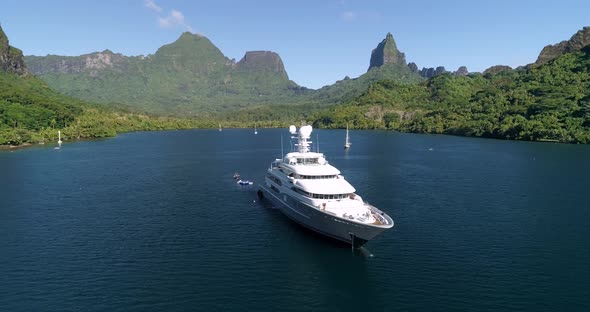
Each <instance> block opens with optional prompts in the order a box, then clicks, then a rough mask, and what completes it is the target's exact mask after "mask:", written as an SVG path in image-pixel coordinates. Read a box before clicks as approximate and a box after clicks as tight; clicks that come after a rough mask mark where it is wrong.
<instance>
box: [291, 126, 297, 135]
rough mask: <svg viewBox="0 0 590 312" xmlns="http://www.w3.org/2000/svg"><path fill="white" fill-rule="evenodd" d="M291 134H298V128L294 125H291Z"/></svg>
mask: <svg viewBox="0 0 590 312" xmlns="http://www.w3.org/2000/svg"><path fill="white" fill-rule="evenodd" d="M289 132H291V134H295V132H297V128H295V126H294V125H291V126H290V127H289Z"/></svg>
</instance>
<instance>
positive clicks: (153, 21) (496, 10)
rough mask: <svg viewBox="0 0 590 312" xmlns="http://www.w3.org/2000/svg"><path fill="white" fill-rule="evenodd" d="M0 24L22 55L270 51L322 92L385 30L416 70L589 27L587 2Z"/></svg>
mask: <svg viewBox="0 0 590 312" xmlns="http://www.w3.org/2000/svg"><path fill="white" fill-rule="evenodd" d="M0 23H1V24H2V27H3V29H4V31H5V32H6V33H7V35H8V37H9V40H10V42H11V45H13V46H15V47H17V48H20V49H22V50H23V52H24V53H25V55H46V54H58V55H80V54H84V53H90V52H94V51H102V50H104V49H110V50H112V51H114V52H118V53H123V54H125V55H139V54H151V53H154V52H155V51H156V50H157V49H158V48H159V47H160V46H162V45H164V44H167V43H170V42H173V41H174V40H176V39H177V38H178V36H180V34H181V33H182V32H183V31H187V30H190V31H192V32H194V33H199V34H202V35H205V36H207V37H208V38H209V39H210V40H211V41H212V42H213V44H215V45H216V46H217V47H218V48H219V49H220V50H221V51H222V52H223V53H224V54H225V55H226V56H227V57H229V58H235V59H236V60H239V59H240V58H242V56H243V55H244V53H245V52H246V51H249V50H271V51H275V52H277V53H279V55H280V56H281V58H282V59H283V62H284V63H285V67H286V69H287V73H288V74H289V77H290V78H291V79H292V80H294V81H295V82H297V83H298V84H300V85H303V86H306V87H310V88H319V87H321V86H323V85H327V84H332V83H334V82H335V81H336V80H339V79H342V78H343V77H344V76H350V77H351V78H352V77H358V76H359V75H361V74H363V73H364V72H365V71H366V70H367V67H368V65H369V58H370V54H371V50H372V49H373V48H375V46H377V44H378V43H379V42H380V41H381V40H382V39H383V38H384V37H385V35H386V34H387V32H391V33H392V34H393V37H394V38H395V40H396V42H397V45H398V49H399V50H401V51H402V52H404V53H405V54H406V59H407V61H408V62H415V63H416V64H417V65H418V67H420V68H422V67H436V66H441V65H442V66H444V67H445V68H446V69H447V70H456V69H457V68H458V67H459V66H461V65H465V66H467V68H468V69H469V71H483V70H484V69H486V68H488V67H489V66H492V65H497V64H503V65H509V66H512V67H516V66H519V65H524V64H528V63H531V62H534V61H535V60H536V58H537V55H538V54H539V52H540V51H541V49H542V48H543V46H545V45H547V44H554V43H557V42H559V41H562V40H566V39H569V38H570V37H571V36H572V35H573V34H574V33H575V32H576V31H577V30H579V29H581V28H582V27H583V26H590V0H583V1H582V0H580V1H574V0H561V1H538V0H537V1H530V0H524V1H519V0H514V1H505V0H499V1H494V0H490V1H477V0H471V1H458V0H448V1H441V0H432V1H430V0H428V1H427V0H415V1H387V0H365V1H352V0H315V1H312V0H304V1H303V0H302V1H281V0H268V1H266V0H265V1H243V0H241V1H239V0H236V1H231V0H212V1H207V0H205V1H192V0H151V1H146V0H101V1H83V0H79V1H75V0H53V1H41V0H39V1H32V0H3V1H2V4H1V9H0Z"/></svg>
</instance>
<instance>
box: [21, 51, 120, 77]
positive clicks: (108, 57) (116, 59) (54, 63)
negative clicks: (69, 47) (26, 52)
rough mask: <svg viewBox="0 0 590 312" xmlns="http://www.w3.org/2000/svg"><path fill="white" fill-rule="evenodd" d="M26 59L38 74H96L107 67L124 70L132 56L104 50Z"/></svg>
mask: <svg viewBox="0 0 590 312" xmlns="http://www.w3.org/2000/svg"><path fill="white" fill-rule="evenodd" d="M26 59H27V65H28V67H29V68H30V70H31V72H33V73H35V74H38V75H43V74H49V73H54V74H55V73H59V74H78V73H82V72H85V71H88V72H89V73H90V74H91V75H93V76H94V75H97V74H98V73H99V71H102V70H105V69H115V70H117V71H124V70H125V69H126V68H127V66H128V64H129V59H130V58H129V57H127V56H125V55H123V54H120V53H113V52H112V51H110V50H104V51H102V52H94V53H89V54H84V55H80V56H58V55H47V56H27V57H26Z"/></svg>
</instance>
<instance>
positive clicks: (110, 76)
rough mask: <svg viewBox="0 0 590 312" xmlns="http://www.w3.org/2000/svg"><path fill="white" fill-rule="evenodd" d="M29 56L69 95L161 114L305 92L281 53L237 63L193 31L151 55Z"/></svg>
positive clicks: (235, 105) (264, 53)
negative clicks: (287, 68) (281, 56)
mask: <svg viewBox="0 0 590 312" xmlns="http://www.w3.org/2000/svg"><path fill="white" fill-rule="evenodd" d="M25 60H26V63H27V65H28V66H29V68H30V69H31V71H32V72H33V73H35V74H36V75H39V76H40V77H41V78H43V79H44V80H45V81H46V82H47V83H48V84H49V85H50V86H51V87H52V88H55V89H56V90H58V91H60V92H63V93H65V94H67V95H70V96H74V97H77V98H81V99H85V100H89V101H94V102H98V103H124V104H126V105H129V106H132V107H137V108H139V109H142V110H145V111H148V112H152V113H158V114H173V115H180V114H183V115H186V114H191V115H193V116H200V115H202V113H204V112H216V111H224V110H227V109H232V108H240V107H247V106H250V105H252V103H256V104H267V103H273V102H275V101H278V100H281V99H285V100H286V99H287V98H288V97H289V96H292V95H293V94H295V93H297V92H301V91H302V90H303V89H302V88H300V87H299V86H298V85H297V84H295V83H294V82H292V81H290V80H289V77H288V76H287V73H286V71H285V69H284V67H283V62H282V61H281V59H280V57H279V56H278V54H276V53H273V52H267V51H254V52H247V53H246V55H245V56H244V58H243V59H242V60H241V61H239V62H237V63H236V62H234V61H232V60H230V59H228V58H226V57H225V56H224V55H223V53H221V51H220V50H219V49H218V48H217V47H215V46H214V45H213V44H212V43H211V41H209V39H207V38H205V37H203V36H200V35H195V34H191V33H188V32H185V33H183V34H182V35H181V36H180V37H179V38H178V40H176V41H175V42H173V43H171V44H168V45H164V46H162V47H161V48H160V49H158V51H156V53H155V54H153V55H148V56H134V57H128V56H124V55H121V54H116V53H113V52H111V51H109V50H105V51H103V52H95V53H90V54H86V55H81V56H73V57H69V56H56V55H48V56H45V57H39V56H27V57H25Z"/></svg>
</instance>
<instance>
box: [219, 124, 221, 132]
mask: <svg viewBox="0 0 590 312" xmlns="http://www.w3.org/2000/svg"><path fill="white" fill-rule="evenodd" d="M219 132H221V123H219Z"/></svg>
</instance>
